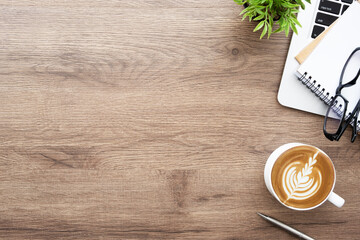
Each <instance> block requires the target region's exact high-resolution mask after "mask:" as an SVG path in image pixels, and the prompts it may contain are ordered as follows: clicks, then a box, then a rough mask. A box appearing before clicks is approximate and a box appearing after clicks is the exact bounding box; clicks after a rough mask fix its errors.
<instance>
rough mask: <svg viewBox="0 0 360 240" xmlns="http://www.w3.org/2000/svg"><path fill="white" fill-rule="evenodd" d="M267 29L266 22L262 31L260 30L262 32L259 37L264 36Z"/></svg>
mask: <svg viewBox="0 0 360 240" xmlns="http://www.w3.org/2000/svg"><path fill="white" fill-rule="evenodd" d="M267 30H268V28H267V24H265V25H264V29H263V31H262V33H261V35H260V39H262V38H263V37H264V35H265V34H266V31H267Z"/></svg>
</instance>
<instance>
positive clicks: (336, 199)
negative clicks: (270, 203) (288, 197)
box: [264, 143, 345, 211]
mask: <svg viewBox="0 0 360 240" xmlns="http://www.w3.org/2000/svg"><path fill="white" fill-rule="evenodd" d="M297 146H310V147H314V146H311V145H307V144H302V143H288V144H285V145H282V146H280V147H279V148H277V149H276V150H275V151H273V152H272V153H271V155H270V156H269V158H268V160H267V161H266V164H265V170H264V178H265V184H266V187H267V189H268V190H269V192H270V193H271V195H273V196H274V197H275V198H276V199H277V200H278V201H279V202H280V203H281V204H282V205H284V206H286V207H287V208H290V209H293V210H300V211H304V210H311V209H314V208H317V207H319V206H320V205H322V204H323V203H324V202H325V201H326V200H328V201H329V202H331V203H332V204H334V205H335V206H337V207H339V208H341V207H342V206H343V205H344V203H345V200H344V199H343V198H342V197H340V196H339V195H337V194H336V193H334V192H333V190H334V187H335V182H336V173H335V167H334V164H333V163H332V161H331V160H330V157H329V156H328V155H327V154H326V153H325V152H324V151H322V150H321V149H319V148H317V147H314V148H316V149H318V150H319V151H321V152H322V153H323V154H324V155H326V156H327V157H328V158H329V160H330V162H331V164H332V165H333V168H334V183H333V186H332V188H331V191H330V192H329V194H328V196H327V197H326V199H325V200H324V201H322V202H321V203H319V204H318V205H316V206H313V207H310V208H296V207H292V206H288V205H286V204H284V203H283V202H281V201H280V198H279V197H278V196H277V195H276V193H275V191H274V189H273V186H272V182H271V171H272V169H273V166H274V164H275V162H276V160H277V159H278V158H279V157H280V155H281V154H282V153H284V152H285V151H287V150H289V149H291V148H293V147H297Z"/></svg>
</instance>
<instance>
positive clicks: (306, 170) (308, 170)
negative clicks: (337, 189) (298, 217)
mask: <svg viewBox="0 0 360 240" xmlns="http://www.w3.org/2000/svg"><path fill="white" fill-rule="evenodd" d="M318 153H319V152H317V153H316V154H315V155H314V156H313V157H310V158H309V162H308V163H306V164H305V166H304V167H303V168H301V165H302V162H300V161H296V162H293V163H291V164H289V165H288V166H287V167H286V168H285V170H284V172H283V174H282V175H283V177H282V178H283V179H282V183H283V189H284V190H285V193H286V195H287V199H286V201H287V200H289V199H296V200H304V199H306V198H309V197H311V196H313V195H314V194H315V193H316V192H317V191H318V190H319V188H320V185H321V172H319V171H316V173H315V174H316V176H317V177H311V176H310V175H311V174H312V173H313V165H314V164H315V163H316V156H317V155H318ZM286 201H285V202H286Z"/></svg>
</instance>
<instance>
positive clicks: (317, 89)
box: [298, 72, 360, 129]
mask: <svg viewBox="0 0 360 240" xmlns="http://www.w3.org/2000/svg"><path fill="white" fill-rule="evenodd" d="M298 79H299V81H301V83H302V84H304V85H305V86H306V87H307V88H308V89H310V91H311V92H313V93H314V94H315V95H316V96H317V97H318V98H320V100H321V101H323V102H324V103H325V104H326V105H328V106H330V104H331V101H332V100H333V96H330V94H329V92H326V93H325V88H321V84H318V85H316V80H312V77H311V76H308V73H307V72H305V73H304V74H303V75H301V77H299V78H298ZM333 111H334V112H336V114H337V115H339V116H340V117H341V116H342V115H343V112H342V110H341V105H337V103H336V102H335V104H334V106H333ZM350 114H351V113H349V115H348V116H346V117H345V119H347V118H348V117H349V116H350ZM351 125H353V126H354V120H352V121H351ZM357 127H358V129H360V123H359V121H358V122H357Z"/></svg>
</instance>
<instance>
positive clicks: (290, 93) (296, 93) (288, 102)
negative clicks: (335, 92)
mask: <svg viewBox="0 0 360 240" xmlns="http://www.w3.org/2000/svg"><path fill="white" fill-rule="evenodd" d="M355 1H356V0H355ZM352 2H353V0H339V1H335V0H334V1H333V0H312V2H311V4H309V3H305V10H302V9H300V11H299V13H298V18H297V19H298V20H299V22H300V24H301V25H302V27H301V28H300V27H299V28H298V34H297V35H296V34H295V33H294V34H293V35H292V38H291V42H290V46H289V50H288V55H287V58H286V62H285V66H284V71H283V75H282V78H281V83H280V87H279V92H278V101H279V103H280V104H281V105H283V106H286V107H290V108H295V109H298V110H302V111H306V112H311V113H314V114H319V115H325V113H326V110H327V108H328V107H327V106H326V105H325V104H324V103H323V102H322V101H321V100H319V99H318V98H317V97H316V96H315V95H314V94H313V93H312V92H311V91H309V90H308V89H307V88H306V87H304V85H303V84H302V83H301V82H300V81H298V80H297V77H296V75H295V72H296V70H297V69H298V68H299V66H300V65H299V63H298V62H297V61H296V60H295V56H296V55H297V54H298V53H299V52H300V51H301V50H302V49H303V48H304V47H305V46H307V45H308V44H309V43H310V42H311V41H312V40H313V39H314V38H316V37H317V36H318V35H319V34H320V33H321V32H323V31H324V30H325V29H326V28H327V27H328V26H330V25H331V24H332V23H333V22H334V21H335V20H336V19H337V18H339V17H340V16H341V14H343V13H344V12H345V11H346V9H347V8H348V7H349V5H350V4H351V3H352ZM329 51H331V49H329Z"/></svg>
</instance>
